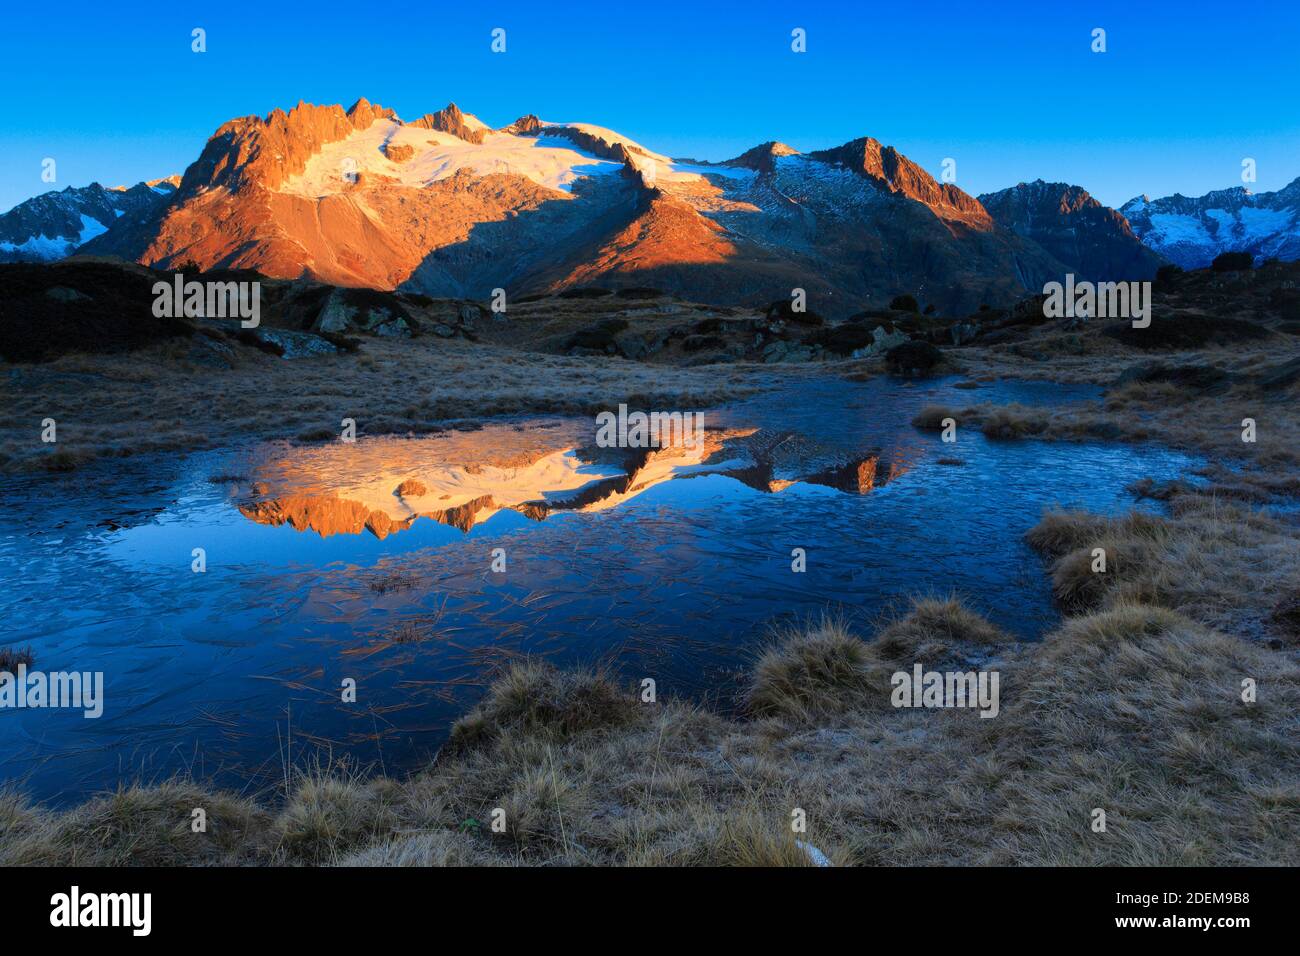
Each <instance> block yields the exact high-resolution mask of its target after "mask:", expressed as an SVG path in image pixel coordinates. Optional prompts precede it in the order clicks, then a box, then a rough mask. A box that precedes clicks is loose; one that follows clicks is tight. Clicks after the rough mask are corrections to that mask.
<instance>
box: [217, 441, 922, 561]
mask: <svg viewBox="0 0 1300 956" xmlns="http://www.w3.org/2000/svg"><path fill="white" fill-rule="evenodd" d="M577 427H578V426H577V425H576V424H575V423H572V422H570V423H565V424H564V425H563V426H559V425H557V427H556V428H553V429H549V430H546V431H545V432H543V433H542V436H541V437H542V438H543V441H541V442H537V439H536V438H533V439H530V441H529V444H528V447H527V448H525V449H524V450H520V449H519V448H518V447H517V444H518V443H517V442H516V443H511V442H510V441H509V439H510V438H517V437H518V436H519V433H518V432H516V431H515V430H513V429H511V428H508V427H502V426H489V427H488V428H485V429H482V430H480V431H477V432H473V433H470V434H473V435H475V436H477V437H478V438H479V439H480V441H479V442H478V443H477V444H475V445H472V446H471V447H468V448H466V447H464V442H463V441H462V440H460V439H461V438H463V435H462V433H454V437H453V438H452V439H450V440H444V439H443V438H442V437H441V436H438V437H431V438H422V439H415V440H410V439H391V438H388V439H386V438H380V439H374V440H371V441H366V442H362V443H360V444H354V443H346V442H342V441H340V442H334V443H332V444H330V445H327V446H324V447H316V448H300V447H284V448H282V449H279V450H278V451H277V452H276V453H275V454H274V455H273V456H272V457H271V458H270V459H269V460H268V461H266V462H265V463H264V464H262V465H261V466H260V467H259V468H258V469H257V470H256V471H255V472H254V473H253V474H252V475H251V476H250V477H248V478H242V477H241V478H239V479H237V480H235V481H231V482H229V484H230V485H232V486H233V487H234V488H235V492H236V494H237V496H238V497H239V499H240V500H239V503H238V505H237V507H238V508H239V511H240V513H241V514H242V515H244V517H246V518H249V519H250V520H252V521H256V522H258V523H259V524H267V525H277V526H278V525H288V526H290V527H291V528H293V529H295V530H297V531H314V532H316V533H317V534H319V535H321V536H322V537H327V536H330V535H335V534H360V533H362V532H369V533H370V534H373V535H374V536H375V537H377V538H379V539H381V540H382V539H383V538H386V537H387V536H388V535H390V534H393V533H395V532H398V531H402V530H405V529H408V528H410V527H411V526H412V524H413V523H414V522H415V521H416V520H417V519H420V518H428V519H431V520H433V521H437V522H439V523H440V524H445V525H450V526H451V527H453V528H459V529H460V530H461V531H468V530H470V529H471V528H473V527H474V526H476V525H479V524H482V523H483V522H485V521H487V520H488V519H489V518H491V517H493V516H494V515H496V514H497V513H498V512H500V511H503V510H510V511H515V512H518V513H519V514H522V515H524V516H525V517H527V518H530V519H532V520H534V521H542V520H544V519H546V518H547V517H548V516H549V515H552V514H554V513H556V512H562V511H573V512H592V511H601V510H605V509H607V508H613V507H617V506H618V505H621V504H624V503H626V502H628V501H630V500H631V499H633V498H635V497H636V496H637V495H640V494H642V493H644V492H645V491H647V490H649V489H650V488H653V487H655V486H656V485H659V484H662V483H663V482H666V481H672V480H674V479H682V478H693V477H698V476H701V475H710V474H711V475H723V476H725V477H728V478H732V479H735V480H737V481H740V482H741V483H743V484H745V485H747V486H749V487H750V488H754V489H756V490H758V491H762V492H767V493H776V492H780V491H783V490H784V489H786V488H788V487H790V486H791V485H793V484H795V483H796V482H799V481H803V482H807V483H811V484H818V485H824V486H826V487H829V488H835V489H838V490H840V491H847V492H852V493H857V494H864V493H866V492H869V491H872V490H873V489H875V488H877V487H880V486H882V485H884V484H885V483H887V482H889V481H892V480H894V479H895V478H897V477H898V476H900V475H902V474H904V473H905V472H906V471H907V468H908V464H907V462H908V461H910V460H912V459H914V458H915V457H917V456H919V455H921V454H923V453H924V451H925V446H924V445H920V444H918V443H913V444H912V445H911V446H910V447H908V448H906V449H902V448H896V449H893V450H892V451H891V452H890V453H889V454H882V452H880V451H879V450H870V451H861V452H856V453H849V454H845V453H844V452H842V451H838V450H835V449H832V448H828V447H826V446H824V445H822V444H820V443H817V442H815V441H811V440H809V439H808V438H807V437H805V436H802V435H799V434H797V433H795V432H790V431H776V432H768V431H766V430H760V429H757V428H747V429H734V428H721V427H716V428H708V427H707V426H706V431H705V432H704V441H703V442H702V444H701V446H700V447H694V448H693V447H686V446H683V445H675V446H669V447H664V448H641V449H619V448H600V447H597V446H596V445H594V444H591V443H590V442H588V443H585V444H582V445H576V444H575V443H574V439H575V438H576V437H581V436H575V435H574V434H573V432H574V431H575V429H576V428H577ZM586 437H587V438H588V439H590V437H591V436H590V435H587V436H586ZM546 438H549V439H550V441H549V442H547V441H545V440H544V439H546ZM449 455H457V456H459V457H457V458H455V459H449V458H448V456H449Z"/></svg>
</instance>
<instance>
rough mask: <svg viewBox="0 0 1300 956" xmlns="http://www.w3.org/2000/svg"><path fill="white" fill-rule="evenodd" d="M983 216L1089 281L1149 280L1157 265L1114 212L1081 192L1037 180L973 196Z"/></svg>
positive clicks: (1154, 255)
mask: <svg viewBox="0 0 1300 956" xmlns="http://www.w3.org/2000/svg"><path fill="white" fill-rule="evenodd" d="M979 199H980V202H981V203H983V204H984V208H985V209H987V210H988V211H989V214H990V215H992V216H993V218H994V219H995V220H996V221H997V222H998V223H1000V224H1001V225H1003V226H1006V227H1007V228H1008V229H1011V230H1014V231H1015V232H1016V234H1017V235H1021V236H1024V237H1026V238H1028V239H1033V240H1034V241H1035V242H1037V243H1038V244H1039V245H1041V246H1042V247H1043V248H1044V249H1046V250H1047V251H1048V252H1050V253H1051V254H1052V255H1054V256H1056V258H1058V259H1060V260H1061V261H1062V262H1063V263H1065V264H1066V265H1067V266H1069V267H1070V271H1071V272H1073V273H1074V274H1075V275H1076V276H1078V277H1080V278H1083V279H1088V280H1091V281H1099V282H1105V281H1112V282H1115V281H1126V280H1133V279H1150V278H1151V277H1152V276H1154V275H1155V272H1156V269H1158V268H1159V267H1160V265H1161V263H1162V261H1163V260H1162V259H1161V258H1160V256H1159V255H1157V254H1156V253H1155V252H1153V251H1152V250H1151V249H1148V248H1147V247H1146V246H1144V245H1143V244H1142V243H1141V241H1140V240H1139V239H1138V238H1137V236H1135V235H1134V234H1133V230H1132V229H1131V228H1130V227H1129V223H1128V222H1126V221H1125V219H1124V217H1123V216H1122V215H1120V213H1118V212H1116V211H1115V210H1114V209H1111V208H1110V207H1109V206H1103V205H1102V204H1101V203H1099V202H1098V201H1097V200H1095V199H1093V198H1092V196H1090V195H1088V193H1087V191H1086V190H1084V189H1081V188H1080V187H1078V186H1071V185H1069V184H1067V183H1047V182H1043V180H1041V179H1038V180H1035V181H1034V182H1032V183H1020V184H1019V185H1017V186H1012V187H1011V188H1010V189H1003V190H1000V191H998V192H995V193H985V194H983V195H982V196H980V197H979Z"/></svg>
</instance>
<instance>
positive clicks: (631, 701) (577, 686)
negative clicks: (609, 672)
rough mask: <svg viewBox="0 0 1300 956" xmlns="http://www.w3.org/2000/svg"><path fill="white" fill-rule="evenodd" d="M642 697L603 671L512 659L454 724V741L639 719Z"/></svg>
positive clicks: (470, 742)
mask: <svg viewBox="0 0 1300 956" xmlns="http://www.w3.org/2000/svg"><path fill="white" fill-rule="evenodd" d="M638 706H639V704H638V698H637V697H636V696H635V695H634V694H633V693H632V692H631V691H630V690H626V689H624V688H621V687H619V686H617V685H616V684H615V683H614V682H613V681H612V680H610V679H609V678H608V677H606V676H605V675H604V674H600V673H586V672H581V673H574V672H568V671H560V670H557V669H556V668H555V667H553V666H551V665H550V664H546V663H543V662H539V661H526V662H524V663H521V664H512V665H511V666H510V667H509V668H508V669H507V670H506V671H505V673H504V674H503V675H502V676H501V677H500V678H498V679H497V680H496V681H495V682H494V683H493V684H492V686H491V688H490V689H489V690H488V694H487V697H485V698H484V699H483V701H482V703H480V704H479V706H478V707H476V708H475V709H474V710H473V712H471V713H470V714H469V715H468V716H466V717H464V718H462V719H461V720H459V721H457V722H456V724H455V726H453V727H452V730H451V744H452V746H454V747H466V746H474V745H475V744H477V743H479V742H481V741H483V740H485V739H488V738H491V737H495V736H497V735H499V734H501V733H503V732H505V731H507V730H508V731H512V732H515V733H528V734H533V735H537V736H539V737H542V738H551V737H555V738H562V737H565V736H568V735H570V734H574V733H578V732H581V731H584V730H592V729H597V728H613V727H618V726H620V725H622V724H625V723H627V722H629V721H631V720H634V719H635V718H636V716H637V708H638Z"/></svg>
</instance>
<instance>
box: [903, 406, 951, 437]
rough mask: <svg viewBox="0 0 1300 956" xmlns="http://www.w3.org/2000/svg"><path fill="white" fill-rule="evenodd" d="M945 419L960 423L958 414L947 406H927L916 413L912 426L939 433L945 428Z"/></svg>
mask: <svg viewBox="0 0 1300 956" xmlns="http://www.w3.org/2000/svg"><path fill="white" fill-rule="evenodd" d="M945 418H951V419H952V420H953V421H959V419H958V417H957V413H956V412H955V411H953V410H952V409H951V408H948V407H947V406H946V405H926V406H925V407H924V408H923V409H921V410H920V411H919V412H917V413H916V417H915V418H913V419H912V425H913V426H914V427H916V428H924V429H928V430H933V431H938V430H939V429H941V428H943V422H944V419H945Z"/></svg>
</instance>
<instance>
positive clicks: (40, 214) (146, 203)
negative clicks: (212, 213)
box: [0, 176, 181, 262]
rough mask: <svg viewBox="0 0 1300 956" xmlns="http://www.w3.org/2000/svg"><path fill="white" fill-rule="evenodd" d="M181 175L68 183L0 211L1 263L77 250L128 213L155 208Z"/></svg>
mask: <svg viewBox="0 0 1300 956" xmlns="http://www.w3.org/2000/svg"><path fill="white" fill-rule="evenodd" d="M180 181H181V179H180V177H179V176H171V177H168V178H167V179H154V180H150V181H149V182H146V183H137V184H136V185H134V186H131V187H129V188H128V187H126V186H116V187H111V188H105V187H104V186H101V185H100V184H99V183H91V184H90V185H89V186H81V187H73V186H69V187H67V188H66V189H64V190H62V191H52V192H47V193H42V194H41V195H39V196H35V197H33V198H31V199H29V200H27V201H26V202H24V203H20V204H18V205H17V206H15V207H14V208H13V209H10V210H9V211H8V212H6V213H4V214H3V215H0V262H48V261H52V260H55V259H62V258H64V257H65V256H69V255H71V254H72V253H74V252H76V251H77V250H78V249H79V248H80V247H81V246H82V245H84V244H85V243H87V242H89V241H90V240H91V239H94V238H95V237H96V236H101V235H103V234H104V233H105V232H107V231H108V230H109V229H111V228H113V226H115V225H117V221H118V219H119V218H120V217H122V216H124V215H126V214H128V213H140V212H145V211H147V210H152V209H153V208H154V207H156V206H158V205H159V204H160V203H162V201H163V199H165V198H166V197H168V196H170V195H171V194H172V193H174V192H175V191H176V187H177V186H178V185H180Z"/></svg>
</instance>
